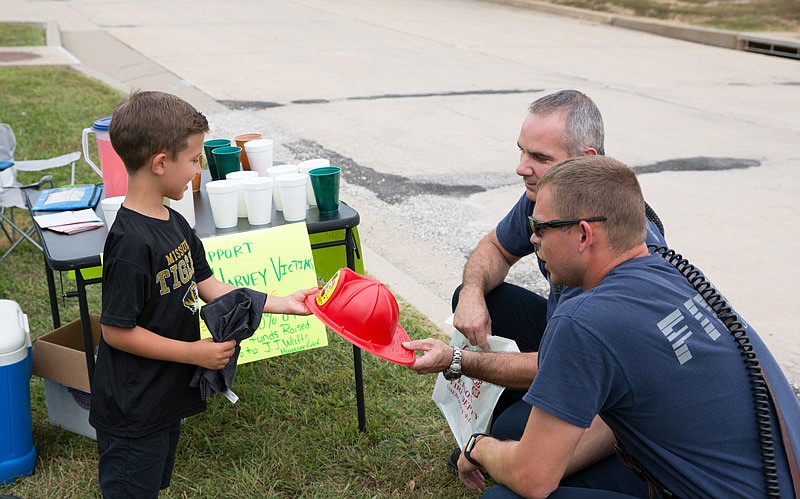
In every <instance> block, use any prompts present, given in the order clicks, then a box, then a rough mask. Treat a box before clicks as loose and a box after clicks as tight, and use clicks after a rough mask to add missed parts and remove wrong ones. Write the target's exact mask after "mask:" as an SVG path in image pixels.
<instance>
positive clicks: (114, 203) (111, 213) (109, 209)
mask: <svg viewBox="0 0 800 499" xmlns="http://www.w3.org/2000/svg"><path fill="white" fill-rule="evenodd" d="M123 201H125V196H112V197H110V198H105V199H103V200H102V201H100V206H102V207H103V216H104V217H105V218H106V230H108V231H110V230H111V226H112V225H114V220H116V219H117V211H119V207H120V206H122V202H123Z"/></svg>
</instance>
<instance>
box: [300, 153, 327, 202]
mask: <svg viewBox="0 0 800 499" xmlns="http://www.w3.org/2000/svg"><path fill="white" fill-rule="evenodd" d="M323 166H331V162H330V160H327V159H325V158H316V159H309V160H306V161H301V162H300V163H297V171H298V172H300V173H308V172H309V171H311V170H313V169H314V168H321V167H323ZM306 197H308V205H309V206H317V200H316V198H314V188H313V187H311V182H309V183H308V193H307V194H306Z"/></svg>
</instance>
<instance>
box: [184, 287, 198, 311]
mask: <svg viewBox="0 0 800 499" xmlns="http://www.w3.org/2000/svg"><path fill="white" fill-rule="evenodd" d="M183 306H184V307H186V308H188V309H189V310H191V311H192V313H193V314H196V313H197V311H198V310H200V295H199V293H198V292H197V283H195V282H192V285H191V286H189V289H188V290H186V294H185V295H183Z"/></svg>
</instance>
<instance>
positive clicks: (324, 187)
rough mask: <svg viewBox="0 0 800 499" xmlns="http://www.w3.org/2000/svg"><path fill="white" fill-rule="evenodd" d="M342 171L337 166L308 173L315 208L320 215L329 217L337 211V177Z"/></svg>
mask: <svg viewBox="0 0 800 499" xmlns="http://www.w3.org/2000/svg"><path fill="white" fill-rule="evenodd" d="M341 173H342V169H341V168H339V167H338V166H323V167H322V168H314V169H313V170H311V171H309V172H308V175H309V177H311V180H310V183H311V186H312V187H313V189H314V197H315V198H316V200H317V208H318V209H319V213H320V214H321V215H330V214H333V213H336V212H338V211H339V177H340V176H341Z"/></svg>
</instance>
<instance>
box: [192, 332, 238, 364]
mask: <svg viewBox="0 0 800 499" xmlns="http://www.w3.org/2000/svg"><path fill="white" fill-rule="evenodd" d="M194 345H195V352H194V354H195V355H194V362H193V364H195V365H198V366H200V367H205V368H206V369H211V370H212V371H219V370H220V369H222V368H223V367H225V366H226V365H227V364H228V361H229V360H230V359H231V355H233V352H234V351H235V350H236V340H228V341H223V342H219V343H217V342H216V341H214V339H213V338H203V339H202V340H198V341H195V342H194Z"/></svg>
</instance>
